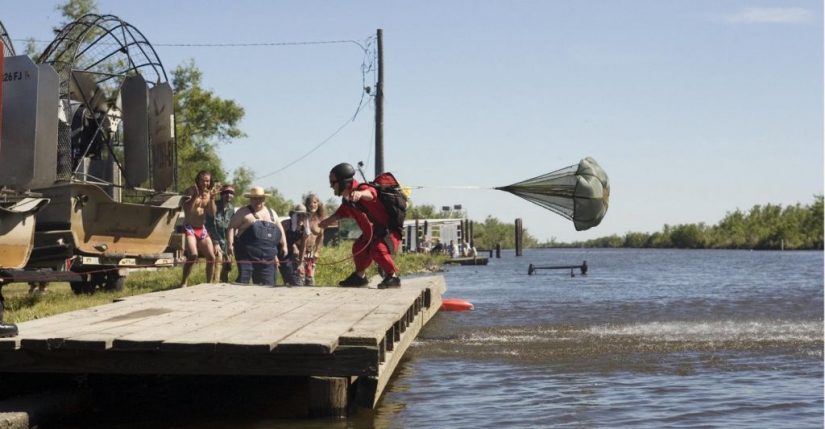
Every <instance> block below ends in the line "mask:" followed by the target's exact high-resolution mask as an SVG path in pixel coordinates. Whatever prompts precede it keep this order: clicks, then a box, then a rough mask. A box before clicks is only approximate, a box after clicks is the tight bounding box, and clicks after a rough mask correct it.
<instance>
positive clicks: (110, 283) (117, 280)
mask: <svg viewBox="0 0 825 429" xmlns="http://www.w3.org/2000/svg"><path fill="white" fill-rule="evenodd" d="M125 284H126V277H125V276H121V275H120V274H118V273H111V274H109V275H107V276H106V286H105V288H106V290H107V291H109V292H119V291H122V290H123V286H124V285H125Z"/></svg>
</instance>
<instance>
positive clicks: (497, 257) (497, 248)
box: [496, 243, 501, 259]
mask: <svg viewBox="0 0 825 429" xmlns="http://www.w3.org/2000/svg"><path fill="white" fill-rule="evenodd" d="M500 258H501V243H496V259H500Z"/></svg>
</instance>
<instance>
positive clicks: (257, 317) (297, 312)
mask: <svg viewBox="0 0 825 429" xmlns="http://www.w3.org/2000/svg"><path fill="white" fill-rule="evenodd" d="M445 290H446V285H445V282H444V279H443V277H441V276H427V277H419V278H405V279H404V280H403V285H402V287H401V288H399V289H384V290H380V289H376V288H375V287H374V286H372V287H368V288H338V287H292V288H287V287H275V288H273V287H258V286H238V285H227V284H203V285H198V286H193V287H189V288H184V289H173V290H169V291H163V292H155V293H150V294H145V295H137V296H132V297H128V298H125V299H123V300H122V301H119V302H115V303H112V304H107V305H103V306H99V307H94V308H89V309H84V310H78V311H73V312H69V313H63V314H59V315H55V316H51V317H47V318H44V319H39V320H33V321H29V322H25V323H20V324H19V325H18V327H19V329H20V335H19V336H17V337H14V338H5V339H0V374H2V373H88V374H169V375H176V374H188V375H262V376H289V377H295V376H299V377H300V376H305V377H307V378H308V379H310V378H311V379H314V380H316V383H317V380H318V379H328V380H330V383H331V384H330V385H332V386H336V387H332V388H326V389H327V390H335V389H338V390H340V389H346V391H344V392H340V391H339V392H337V393H335V392H333V393H332V395H333V396H334V395H337V396H341V395H343V397H344V398H349V399H348V403H346V404H340V403H339V404H337V405H336V404H332V405H330V406H331V407H333V408H337V409H340V408H341V407H342V406H343V407H345V408H349V407H351V406H352V405H353V404H357V405H360V406H364V407H370V408H371V407H374V406H375V404H376V403H377V401H378V399H379V398H380V396H381V393H382V392H383V389H384V387H385V386H386V384H387V382H388V381H389V378H390V376H391V375H392V373H393V371H394V370H395V368H396V366H397V365H398V362H399V361H400V359H401V357H402V355H403V354H404V352H405V351H406V350H407V348H408V347H409V345H410V344H411V343H412V341H413V339H414V338H415V337H416V336H417V334H418V333H419V331H420V330H421V329H422V328H423V327H424V325H425V324H426V323H427V322H428V321H429V320H430V318H431V317H432V316H433V315H434V314H435V313H436V312H437V311H438V309H439V307H440V306H441V295H442V294H443V293H444V291H445ZM321 390H324V389H321ZM310 401H316V402H317V401H321V402H324V401H327V402H328V401H329V398H310ZM309 406H310V407H312V406H313V405H312V404H310V405H309Z"/></svg>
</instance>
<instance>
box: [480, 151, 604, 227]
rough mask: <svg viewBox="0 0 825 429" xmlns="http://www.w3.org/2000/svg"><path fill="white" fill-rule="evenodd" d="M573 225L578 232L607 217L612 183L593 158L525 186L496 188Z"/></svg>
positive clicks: (542, 176)
mask: <svg viewBox="0 0 825 429" xmlns="http://www.w3.org/2000/svg"><path fill="white" fill-rule="evenodd" d="M496 189H498V190H501V191H507V192H510V193H513V194H515V195H518V196H519V197H522V198H524V199H525V200H527V201H530V202H532V203H535V204H538V205H540V206H542V207H544V208H546V209H548V210H550V211H552V212H555V213H557V214H559V215H561V216H564V217H566V218H567V219H570V220H572V221H573V224H574V225H575V227H576V231H584V230H586V229H590V228H592V227H594V226H596V225H598V224H599V223H600V222H601V221H602V218H604V215H605V214H606V213H607V205H608V200H609V197H610V183H609V181H608V178H607V173H605V172H604V170H602V168H601V167H600V166H599V164H598V163H597V162H596V160H594V159H593V158H590V157H587V158H584V159H582V160H581V161H580V162H579V163H578V164H574V165H571V166H569V167H565V168H562V169H560V170H556V171H554V172H552V173H547V174H544V175H541V176H538V177H534V178H532V179H528V180H525V181H523V182H519V183H514V184H512V185H509V186H503V187H498V188H496Z"/></svg>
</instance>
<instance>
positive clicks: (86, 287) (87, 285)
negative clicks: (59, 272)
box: [69, 280, 95, 295]
mask: <svg viewBox="0 0 825 429" xmlns="http://www.w3.org/2000/svg"><path fill="white" fill-rule="evenodd" d="M69 286H70V287H71V288H72V292H74V293H75V295H84V294H85V295H91V294H93V293H95V284H94V283H92V282H90V281H88V280H80V281H75V282H69Z"/></svg>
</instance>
